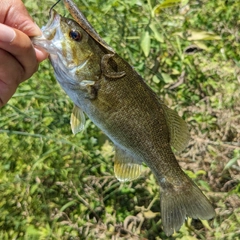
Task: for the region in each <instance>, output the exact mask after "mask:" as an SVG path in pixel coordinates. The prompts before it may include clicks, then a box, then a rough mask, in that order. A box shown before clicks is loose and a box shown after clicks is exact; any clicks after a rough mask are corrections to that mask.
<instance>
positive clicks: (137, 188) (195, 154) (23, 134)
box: [0, 0, 240, 240]
mask: <svg viewBox="0 0 240 240" xmlns="http://www.w3.org/2000/svg"><path fill="white" fill-rule="evenodd" d="M23 2H24V3H25V5H26V6H27V8H28V10H29V12H30V14H31V15H32V17H33V18H34V20H35V21H36V22H37V24H39V25H40V26H42V25H44V24H46V22H47V20H48V10H49V8H50V7H51V6H52V4H53V3H54V2H55V1H53V0H51V1H50V0H48V1H45V0H41V1H40V0H36V1H30V0H25V1H23ZM76 2H77V4H78V6H79V7H80V8H81V10H82V11H83V12H84V13H85V15H86V16H87V17H88V19H89V21H90V22H91V23H92V25H93V26H94V27H95V29H96V30H97V31H98V32H99V33H100V35H101V36H102V37H103V38H104V39H105V40H106V41H107V42H108V43H109V44H110V45H111V46H112V47H113V48H114V49H116V51H117V52H118V53H119V54H120V55H121V56H122V57H124V58H125V59H127V60H128V61H129V62H130V63H131V64H132V65H133V66H134V67H135V68H136V69H137V70H138V71H139V73H140V74H141V75H142V76H144V77H145V79H146V81H147V82H148V84H149V85H150V86H151V88H152V89H153V90H154V91H155V92H157V93H158V95H159V97H160V98H161V99H162V100H163V101H165V103H166V104H167V105H168V106H170V107H171V108H173V109H175V110H176V111H177V112H179V114H180V115H182V116H183V118H184V119H185V120H186V122H187V123H188V125H189V128H190V131H191V141H190V143H189V146H188V148H187V149H186V150H185V151H184V152H183V153H181V154H178V155H177V158H178V160H179V163H180V165H181V167H182V168H183V169H184V170H185V171H186V173H187V174H189V176H190V177H191V178H193V179H194V180H195V182H196V183H197V184H198V186H200V187H201V189H202V190H203V191H204V192H205V194H206V195H207V196H208V198H209V199H210V200H211V201H212V202H213V205H214V207H215V209H216V213H217V216H216V218H215V219H213V220H212V221H209V222H207V221H200V220H192V219H188V221H187V222H186V224H185V225H183V226H182V228H181V229H180V231H179V232H177V233H175V234H174V235H173V236H172V237H170V238H169V239H191V240H193V239H238V237H239V235H240V231H239V229H240V183H239V180H240V174H239V173H240V130H239V126H240V105H239V100H240V97H239V96H240V86H239V83H240V59H239V56H240V35H239V27H240V20H239V11H240V5H239V3H238V1H234V0H228V1H227V0H226V1H224V0H216V1H215V0H202V1H188V0H182V1H180V0H165V1H157V0H148V1H144V0H126V1H121V0H94V1H93V0H89V1H85V0H82V1H77V0H76ZM56 9H57V10H58V11H59V12H61V13H62V14H64V15H68V13H67V12H66V10H65V9H64V7H63V4H61V3H59V4H58V5H57V7H56ZM72 107H73V106H72V103H71V101H70V100H69V98H68V97H67V96H66V95H65V93H64V92H63V91H62V90H61V89H60V87H59V85H58V84H57V83H56V81H55V78H54V76H53V70H52V68H51V66H50V63H49V62H48V61H45V62H44V63H42V64H41V65H40V67H39V71H38V72H37V73H36V74H35V75H34V76H33V77H32V78H31V79H29V80H28V81H27V82H25V83H23V84H22V85H21V86H20V87H19V89H18V91H17V92H16V94H15V95H14V97H13V98H12V99H11V100H10V102H9V103H8V104H7V105H6V106H5V107H3V108H2V109H1V110H0V113H1V114H0V142H1V155H0V158H1V165H0V192H1V198H0V212H1V214H0V238H1V239H167V238H166V236H165V234H164V233H163V231H162V229H161V218H160V216H161V213H160V204H159V187H158V185H157V184H156V181H155V179H154V177H153V175H152V173H151V172H150V170H149V169H148V168H144V171H143V174H142V176H141V177H140V178H139V179H138V180H135V181H133V182H130V183H125V184H122V183H120V182H118V181H117V180H116V179H115V178H114V175H113V160H112V159H113V152H112V146H111V143H110V142H109V140H108V139H107V138H106V137H105V136H104V135H103V133H102V132H101V131H100V130H99V129H98V128H97V127H96V126H94V125H93V124H92V123H91V121H90V120H87V123H86V127H85V130H84V132H83V133H79V134H77V135H76V136H73V135H72V133H71V129H70V124H69V117H70V114H71V109H72Z"/></svg>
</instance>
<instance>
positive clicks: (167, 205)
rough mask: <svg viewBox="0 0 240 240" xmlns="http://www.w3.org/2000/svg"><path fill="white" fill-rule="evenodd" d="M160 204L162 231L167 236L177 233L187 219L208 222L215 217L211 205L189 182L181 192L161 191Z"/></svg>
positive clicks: (177, 190)
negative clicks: (198, 219)
mask: <svg viewBox="0 0 240 240" xmlns="http://www.w3.org/2000/svg"><path fill="white" fill-rule="evenodd" d="M189 180H190V179H189ZM160 202H161V218H162V225H163V230H164V232H165V233H166V235H167V236H170V235H172V234H173V233H174V231H178V230H179V229H180V227H181V226H182V224H183V223H184V221H185V219H186V218H187V217H191V218H195V219H196V218H200V219H204V220H208V219H211V218H213V217H214V216H215V211H214V208H213V207H212V205H211V203H210V202H209V201H208V199H207V198H206V197H205V195H203V193H202V192H201V190H200V189H199V188H198V187H197V186H196V185H195V184H194V183H193V182H192V181H191V180H190V181H189V184H188V186H187V187H185V188H184V187H181V190H180V188H179V189H176V188H171V189H168V188H164V189H161V199H160Z"/></svg>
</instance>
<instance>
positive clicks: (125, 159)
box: [114, 147, 141, 182]
mask: <svg viewBox="0 0 240 240" xmlns="http://www.w3.org/2000/svg"><path fill="white" fill-rule="evenodd" d="M114 173H115V176H116V178H117V179H118V180H119V181H120V182H127V181H132V180H134V179H136V178H138V177H139V176H140V174H141V164H139V163H138V162H137V161H136V160H134V158H133V157H132V156H130V155H129V154H127V153H126V152H125V151H123V150H122V149H120V148H117V147H116V148H115V158H114Z"/></svg>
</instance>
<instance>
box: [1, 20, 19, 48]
mask: <svg viewBox="0 0 240 240" xmlns="http://www.w3.org/2000/svg"><path fill="white" fill-rule="evenodd" d="M15 37H16V33H15V31H14V30H13V29H12V28H11V27H8V26H6V25H4V24H1V23H0V41H1V42H6V43H11V42H12V41H13V39H14V38H15Z"/></svg>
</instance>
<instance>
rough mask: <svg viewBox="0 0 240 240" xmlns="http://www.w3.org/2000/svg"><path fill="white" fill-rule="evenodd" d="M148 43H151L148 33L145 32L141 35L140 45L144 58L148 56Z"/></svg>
mask: <svg viewBox="0 0 240 240" xmlns="http://www.w3.org/2000/svg"><path fill="white" fill-rule="evenodd" d="M150 43H151V41H150V35H149V31H146V32H144V33H143V35H142V37H141V43H140V46H141V48H142V50H143V53H144V55H145V57H148V55H149V52H150Z"/></svg>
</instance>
